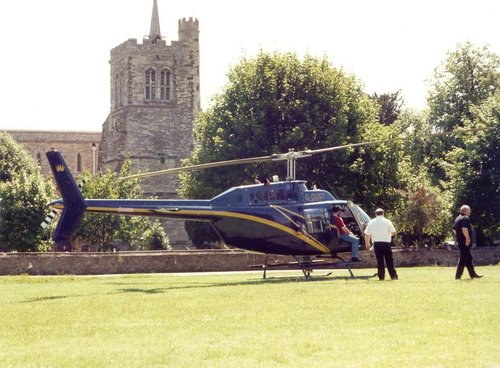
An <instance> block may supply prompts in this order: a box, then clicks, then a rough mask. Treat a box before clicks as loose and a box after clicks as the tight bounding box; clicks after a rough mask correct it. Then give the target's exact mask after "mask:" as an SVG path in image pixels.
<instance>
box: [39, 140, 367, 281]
mask: <svg viewBox="0 0 500 368" xmlns="http://www.w3.org/2000/svg"><path fill="white" fill-rule="evenodd" d="M308 154H310V152H307V153H304V152H294V151H290V152H289V153H287V154H285V155H283V156H278V155H272V156H266V157H264V158H263V157H259V158H253V159H243V161H245V162H248V161H249V160H253V162H256V160H258V161H265V160H267V159H273V160H283V159H286V160H288V168H289V170H288V171H289V175H295V173H294V170H295V160H296V159H297V158H298V157H305V156H306V155H308ZM46 155H47V158H48V161H49V163H50V167H51V169H52V173H53V175H54V178H55V182H56V185H57V187H58V189H59V192H60V193H61V195H62V198H60V199H57V200H55V201H53V202H51V203H50V204H49V206H50V207H51V208H53V209H55V210H58V211H62V212H61V216H60V219H59V222H58V224H57V227H56V230H55V231H54V233H53V236H52V239H53V240H54V242H55V243H56V244H70V241H71V238H72V236H73V233H74V232H75V230H76V229H77V227H78V225H79V223H80V221H81V219H82V217H83V215H84V213H101V214H103V213H107V214H118V215H128V216H155V217H166V218H173V219H181V220H194V221H204V222H208V223H209V224H210V225H211V227H212V228H213V230H214V231H215V233H216V234H217V235H218V237H219V238H220V241H221V242H223V243H224V244H226V245H228V246H231V247H235V248H240V249H244V250H249V251H255V252H260V253H265V254H273V255H288V256H293V257H296V259H297V262H299V263H300V265H301V266H303V267H301V268H302V269H303V270H304V269H307V271H305V272H306V273H307V274H308V273H309V272H310V269H311V266H312V262H313V259H314V258H316V257H317V256H323V257H325V256H326V257H333V258H337V259H339V260H342V261H343V259H342V258H340V257H339V254H340V253H343V252H350V251H351V246H350V245H347V244H342V243H341V241H340V240H339V236H338V232H337V229H336V228H335V227H334V226H333V225H331V218H332V207H333V206H337V207H340V208H342V217H343V218H344V222H345V223H346V224H347V225H348V226H349V227H350V229H351V231H352V232H354V233H356V234H357V235H358V236H359V237H360V239H361V242H362V239H363V236H362V232H363V231H364V228H365V226H366V224H367V223H368V221H369V220H370V218H369V217H368V215H367V214H366V213H365V212H364V211H363V210H362V209H361V208H360V207H358V206H357V205H355V204H354V203H352V202H350V201H346V200H340V199H336V198H335V197H334V196H333V195H332V194H330V193H329V192H327V191H325V190H318V189H308V188H307V186H306V182H305V181H302V180H293V179H291V178H289V179H288V180H286V181H272V182H269V181H266V182H264V183H260V184H252V185H243V186H239V187H233V188H230V189H228V190H226V191H225V192H223V193H221V194H219V195H217V196H216V197H214V198H212V199H209V200H190V199H172V200H153V199H85V198H84V197H83V195H82V193H81V192H80V189H79V187H78V185H77V183H76V181H75V179H74V178H73V176H72V174H71V172H70V170H69V168H68V166H67V164H66V162H65V161H64V159H63V156H62V154H61V152H58V151H56V150H54V149H53V150H51V151H49V152H47V153H46ZM241 161H242V160H233V161H231V162H225V163H222V165H228V164H231V165H236V164H241ZM203 165H205V166H206V165H207V164H202V165H197V167H196V169H198V168H199V166H203ZM208 165H217V163H212V164H208ZM218 165H220V163H218ZM202 168H204V167H202ZM179 169H183V168H178V169H167V170H162V172H161V174H164V173H165V172H172V171H175V170H179ZM190 169H193V168H192V167H190ZM158 174H159V173H158V172H156V173H147V174H138V175H131V176H130V177H137V176H151V175H158ZM130 177H129V178H130ZM274 179H276V178H274ZM361 244H362V243H361ZM299 256H304V257H301V258H300V259H299V258H298V257H299ZM349 270H350V269H349Z"/></svg>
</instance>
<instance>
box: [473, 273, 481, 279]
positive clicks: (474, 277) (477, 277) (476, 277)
mask: <svg viewBox="0 0 500 368" xmlns="http://www.w3.org/2000/svg"><path fill="white" fill-rule="evenodd" d="M481 277H483V275H478V274H475V275H473V276H471V279H480V278H481Z"/></svg>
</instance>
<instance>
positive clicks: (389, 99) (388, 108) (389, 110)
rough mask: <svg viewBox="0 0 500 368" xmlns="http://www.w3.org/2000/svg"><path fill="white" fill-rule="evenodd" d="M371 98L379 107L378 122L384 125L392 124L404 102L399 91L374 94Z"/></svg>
mask: <svg viewBox="0 0 500 368" xmlns="http://www.w3.org/2000/svg"><path fill="white" fill-rule="evenodd" d="M372 98H373V99H374V100H375V101H377V102H378V104H379V105H380V109H379V114H378V115H379V121H380V122H381V123H382V124H384V125H391V124H393V123H394V122H395V121H396V120H397V119H398V117H399V115H400V114H401V112H402V111H401V109H402V107H403V104H404V101H403V98H402V97H401V95H400V91H397V92H394V93H383V94H380V95H379V94H377V93H374V94H373V95H372Z"/></svg>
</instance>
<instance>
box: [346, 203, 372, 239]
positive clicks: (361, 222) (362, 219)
mask: <svg viewBox="0 0 500 368" xmlns="http://www.w3.org/2000/svg"><path fill="white" fill-rule="evenodd" d="M347 208H349V210H350V211H351V213H352V215H353V216H354V220H356V224H357V225H358V228H359V230H360V232H361V234H363V233H364V232H365V229H366V226H367V225H368V221H369V220H370V218H369V217H368V216H367V215H366V214H363V213H361V210H360V208H359V207H358V206H356V205H355V204H354V203H352V201H347Z"/></svg>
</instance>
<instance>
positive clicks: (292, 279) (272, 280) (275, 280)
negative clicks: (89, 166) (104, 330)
mask: <svg viewBox="0 0 500 368" xmlns="http://www.w3.org/2000/svg"><path fill="white" fill-rule="evenodd" d="M371 278H373V275H363V276H356V277H355V279H356V280H369V279H371ZM331 280H332V277H329V275H328V274H324V275H318V276H314V277H309V278H304V277H301V276H276V277H268V278H266V279H261V278H255V279H249V280H245V281H235V282H213V283H203V282H202V283H193V284H187V285H181V286H169V287H157V288H148V287H146V286H145V287H144V288H141V287H135V288H123V289H120V290H118V291H116V292H114V293H112V294H122V293H141V294H163V293H168V292H170V291H174V290H190V289H205V288H214V287H217V288H228V287H235V286H254V285H262V284H269V285H279V284H291V283H297V282H324V281H331ZM334 280H336V281H339V280H345V281H347V280H353V278H352V277H350V276H336V277H335V278H334Z"/></svg>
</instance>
